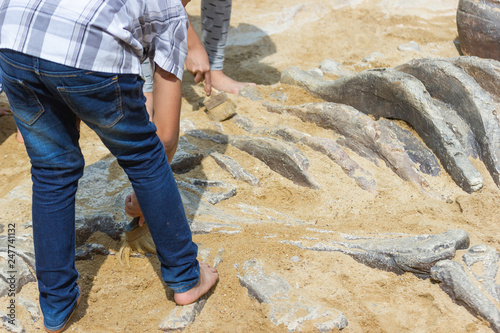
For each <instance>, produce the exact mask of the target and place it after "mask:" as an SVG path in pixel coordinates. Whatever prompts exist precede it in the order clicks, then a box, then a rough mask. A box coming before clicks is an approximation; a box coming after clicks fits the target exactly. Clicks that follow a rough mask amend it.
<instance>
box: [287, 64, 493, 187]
mask: <svg viewBox="0 0 500 333" xmlns="http://www.w3.org/2000/svg"><path fill="white" fill-rule="evenodd" d="M281 82H283V83H288V84H296V85H299V86H301V87H303V88H305V89H306V90H308V91H309V92H310V93H311V94H313V95H314V96H318V97H321V98H323V99H325V100H327V101H330V102H335V103H342V104H347V105H350V106H352V107H354V108H356V109H358V110H360V111H362V112H364V113H366V114H370V115H373V116H375V117H376V118H379V117H385V118H389V119H401V120H404V121H406V122H408V123H409V124H411V125H412V126H413V128H415V130H416V131H417V133H418V134H419V135H420V137H421V138H422V140H423V141H424V142H425V143H426V145H427V146H428V147H429V148H430V149H432V151H433V152H434V153H435V154H436V156H437V157H438V158H439V159H440V160H441V164H442V165H443V167H444V168H445V169H446V171H447V172H448V173H449V174H450V176H451V177H452V179H453V180H454V181H455V182H456V183H457V184H458V185H459V186H460V187H462V188H463V189H464V190H466V191H468V192H474V191H477V190H479V189H481V188H482V186H483V177H482V176H481V174H480V173H479V172H478V171H477V170H476V168H475V167H474V166H473V165H472V163H471V162H470V161H469V159H468V157H467V155H466V153H465V152H464V150H463V148H462V146H461V144H460V142H459V141H458V139H457V138H456V136H455V134H454V133H453V132H452V131H451V130H450V129H449V128H448V126H447V124H446V122H445V119H444V117H443V111H442V108H443V107H444V103H442V102H441V103H436V102H434V100H433V99H432V98H431V96H430V94H429V93H428V92H427V90H426V89H425V86H424V85H423V84H422V82H420V81H419V80H418V79H417V78H415V77H414V76H412V75H409V74H406V73H402V72H400V71H397V70H395V69H391V68H386V69H376V70H366V71H363V72H361V73H359V74H357V75H353V76H349V77H344V78H341V79H337V80H335V81H321V80H317V79H315V78H314V77H312V76H310V75H308V74H307V73H306V72H304V71H300V70H299V69H297V68H295V67H290V68H287V69H285V71H283V73H282V75H281Z"/></svg>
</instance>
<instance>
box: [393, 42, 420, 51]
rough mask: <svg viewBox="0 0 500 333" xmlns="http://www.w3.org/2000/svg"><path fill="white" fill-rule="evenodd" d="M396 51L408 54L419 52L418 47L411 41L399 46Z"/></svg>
mask: <svg viewBox="0 0 500 333" xmlns="http://www.w3.org/2000/svg"><path fill="white" fill-rule="evenodd" d="M398 50H399V51H403V52H410V51H414V52H418V51H420V47H419V46H418V44H417V42H415V41H411V42H408V43H406V44H401V45H399V46H398Z"/></svg>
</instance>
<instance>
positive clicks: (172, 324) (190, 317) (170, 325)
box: [159, 294, 208, 332]
mask: <svg viewBox="0 0 500 333" xmlns="http://www.w3.org/2000/svg"><path fill="white" fill-rule="evenodd" d="M207 299H208V296H207V294H205V295H203V296H202V297H200V299H198V301H196V302H194V303H192V304H189V305H184V306H176V307H175V308H174V310H172V312H170V314H169V316H168V317H167V318H165V319H164V320H163V321H162V322H161V323H160V326H159V329H160V330H162V331H165V332H168V331H176V330H182V329H184V328H186V327H187V326H188V325H189V324H191V323H192V322H194V320H195V318H196V316H197V315H199V314H200V313H201V310H203V308H204V307H205V304H206V302H207Z"/></svg>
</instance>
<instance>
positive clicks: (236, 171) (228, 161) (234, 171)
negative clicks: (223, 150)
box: [210, 152, 260, 186]
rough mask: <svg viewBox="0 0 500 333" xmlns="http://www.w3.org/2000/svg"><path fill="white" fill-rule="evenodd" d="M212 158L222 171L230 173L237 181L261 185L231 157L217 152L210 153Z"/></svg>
mask: <svg viewBox="0 0 500 333" xmlns="http://www.w3.org/2000/svg"><path fill="white" fill-rule="evenodd" d="M210 157H212V158H213V159H214V160H215V162H216V163H217V164H218V165H219V166H220V167H221V168H222V169H224V170H226V171H227V172H229V173H230V174H231V175H232V176H233V177H234V178H235V179H237V180H241V181H244V182H247V183H248V184H250V185H253V186H259V185H260V181H259V179H258V178H257V177H255V176H254V175H252V174H251V173H250V172H248V171H246V170H245V169H244V168H243V167H242V166H241V165H240V164H239V163H238V162H236V161H235V160H234V159H232V158H231V157H229V156H227V155H224V154H220V153H217V152H212V153H210Z"/></svg>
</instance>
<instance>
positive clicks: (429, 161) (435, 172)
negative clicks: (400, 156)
mask: <svg viewBox="0 0 500 333" xmlns="http://www.w3.org/2000/svg"><path fill="white" fill-rule="evenodd" d="M377 122H379V123H382V124H384V126H386V127H388V128H389V129H390V130H391V131H393V132H394V134H396V136H397V138H398V140H399V141H401V143H403V147H404V150H405V151H406V153H407V154H408V156H409V157H410V159H411V160H412V161H413V162H415V163H417V164H418V165H419V169H420V171H421V172H423V173H425V174H428V175H432V176H439V174H440V173H441V167H440V166H439V162H438V160H437V158H436V156H434V154H433V153H432V151H431V150H430V149H429V148H427V147H426V146H425V145H424V144H423V143H422V141H420V140H419V139H417V138H416V137H415V136H414V135H413V134H412V133H411V132H410V131H408V130H405V129H403V128H401V127H399V126H398V125H396V124H395V123H394V122H393V121H391V120H389V119H385V118H380V119H379V120H377Z"/></svg>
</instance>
